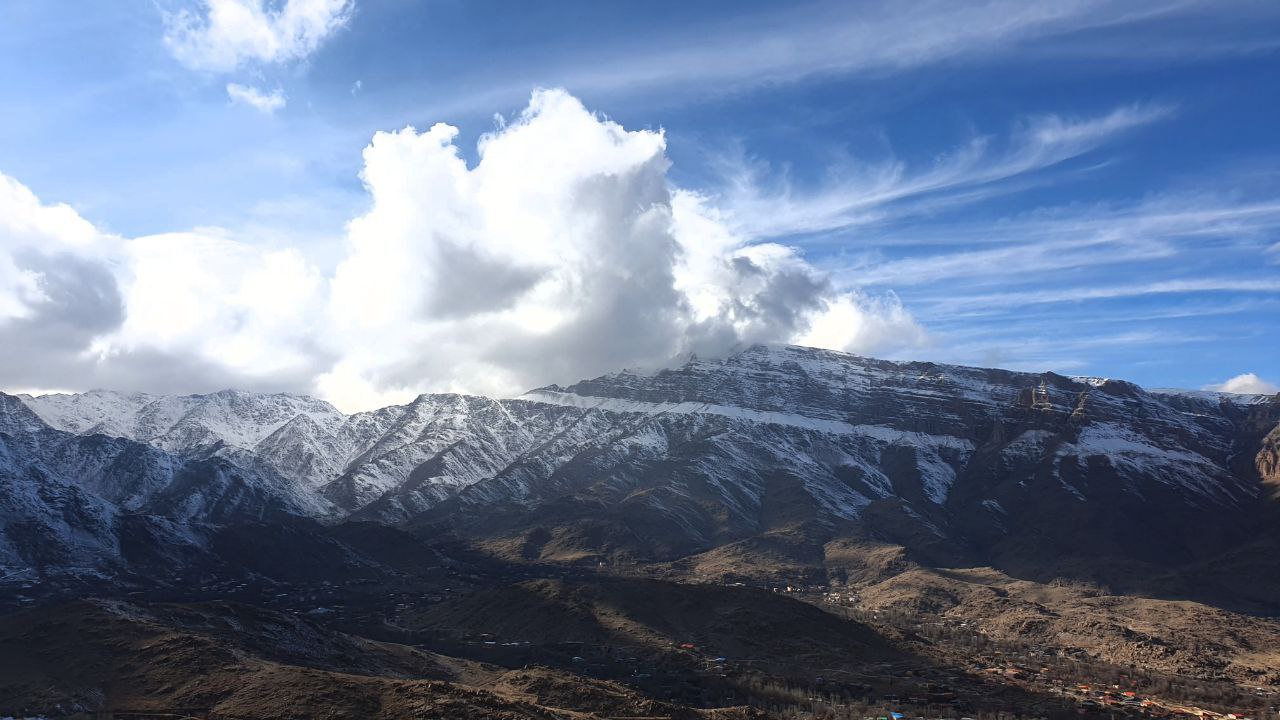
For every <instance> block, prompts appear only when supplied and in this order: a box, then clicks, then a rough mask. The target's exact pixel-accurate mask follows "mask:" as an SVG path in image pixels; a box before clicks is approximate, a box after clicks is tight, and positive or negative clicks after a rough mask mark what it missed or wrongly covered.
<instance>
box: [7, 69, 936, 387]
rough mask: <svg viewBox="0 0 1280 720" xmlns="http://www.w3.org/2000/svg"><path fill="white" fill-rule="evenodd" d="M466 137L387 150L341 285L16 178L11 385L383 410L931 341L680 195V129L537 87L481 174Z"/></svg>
mask: <svg viewBox="0 0 1280 720" xmlns="http://www.w3.org/2000/svg"><path fill="white" fill-rule="evenodd" d="M457 136H458V130H457V129H456V128H454V127H451V126H449V125H444V124H438V125H435V126H433V127H431V128H430V129H428V130H425V131H418V130H416V129H414V128H405V129H403V130H399V131H395V132H380V133H377V134H376V135H375V136H374V138H373V140H372V142H371V143H370V144H369V146H368V147H367V148H365V151H364V168H363V170H362V172H361V179H362V180H363V181H364V184H365V187H366V188H367V190H368V192H369V194H370V197H371V201H372V202H371V207H370V209H369V211H368V212H366V213H365V214H364V215H361V216H360V217H357V218H355V219H353V220H352V221H351V222H350V223H349V224H348V228H347V238H346V249H345V251H344V254H343V256H342V259H341V261H340V262H339V263H338V264H337V266H336V268H335V269H334V270H333V271H332V272H331V273H328V272H323V271H322V270H320V269H319V268H320V263H319V262H317V261H316V260H315V259H314V258H310V257H308V256H307V255H306V254H305V252H304V250H303V249H301V248H295V247H287V246H284V247H275V246H270V245H269V244H267V243H264V242H261V241H259V242H251V241H248V240H246V239H244V238H237V237H235V236H234V235H233V234H231V233H228V232H227V231H223V230H219V229H216V228H203V229H196V230H192V231H186V232H174V233H166V234H160V235H151V236H146V237H139V238H118V237H114V236H110V235H107V234H104V233H101V232H99V231H98V230H97V229H96V228H95V227H94V226H93V225H92V224H90V223H88V222H87V221H85V220H84V219H83V218H81V217H80V216H79V215H78V214H77V213H76V212H75V211H74V210H73V209H71V208H69V207H66V206H56V205H54V206H51V205H45V204H42V203H40V201H39V200H38V199H37V198H36V197H35V195H34V194H32V193H31V192H30V191H29V190H28V189H27V188H25V187H23V186H22V185H20V184H19V183H17V182H16V181H13V180H10V179H8V178H5V177H3V176H0V179H3V182H2V183H0V210H3V211H5V212H0V233H3V236H2V237H0V240H3V242H4V244H3V245H0V249H3V252H0V336H3V337H0V340H3V339H5V338H8V340H6V341H5V345H6V347H10V348H20V350H19V351H17V352H13V353H9V354H8V357H6V358H4V359H3V360H2V361H0V386H7V387H87V386H106V387H117V388H121V389H147V390H154V391H178V390H183V391H200V390H211V389H216V388H217V387H221V386H228V385H235V386H240V387H249V388H276V389H289V390H303V391H312V392H317V393H319V394H320V395H322V396H324V397H327V398H329V399H331V400H333V401H334V402H336V403H338V404H339V405H340V406H342V407H344V408H367V407H373V406H377V405H380V404H385V403H387V402H391V401H401V400H405V399H407V398H409V397H412V396H413V395H415V394H417V393H420V392H427V391H448V390H453V391H464V392H480V393H488V394H495V395H510V394H514V393H518V392H521V391H523V390H526V389H529V388H532V387H535V386H538V385H543V384H547V383H551V382H573V381H576V380H579V379H582V378H586V377H591V376H594V375H598V374H601V373H605V372H609V371H613V370H617V369H620V368H624V367H633V368H654V367H658V366H661V365H663V364H665V363H668V362H670V361H672V360H673V359H675V358H678V357H680V356H682V355H684V354H685V353H689V352H696V353H699V354H712V355H715V354H722V353H725V352H728V351H730V350H732V349H734V348H737V347H741V346H743V345H746V344H749V343H755V342H797V343H802V344H807V345H814V346H820V347H826V348H832V349H839V350H849V351H856V352H863V353H878V352H888V351H893V350H897V349H901V348H905V347H913V346H917V345H919V344H921V343H923V342H924V341H925V333H924V330H923V329H922V328H921V327H920V326H919V325H918V324H917V323H916V322H915V320H914V319H913V318H912V316H911V314H910V313H909V312H908V311H907V310H906V309H905V308H904V307H903V306H902V305H901V304H900V303H899V302H898V300H897V298H896V297H894V296H893V295H892V294H885V295H877V296H869V295H864V294H861V293H859V292H854V291H849V290H844V289H841V288H839V287H836V286H835V285H833V283H832V282H831V281H830V280H829V279H828V278H827V277H826V276H825V275H824V274H823V273H821V272H819V271H818V270H817V269H815V268H814V267H813V266H812V265H811V264H809V262H807V261H806V260H805V258H804V257H803V255H802V254H801V253H800V252H799V251H798V250H796V249H795V248H792V247H789V246H786V245H782V244H778V243H772V242H759V241H756V240H752V239H751V238H750V237H748V236H744V235H742V234H740V233H738V232H737V231H736V230H734V229H733V227H732V226H731V225H730V224H728V223H727V222H726V221H725V219H724V218H723V217H721V215H720V213H719V212H718V211H717V210H715V208H714V207H713V206H712V205H711V203H710V202H709V200H708V199H707V198H705V197H703V196H702V195H699V194H697V193H694V192H691V191H688V190H683V189H679V188H677V187H675V186H673V184H672V183H671V182H670V180H669V178H668V176H667V172H668V168H669V165H670V161H669V160H668V158H667V154H666V143H667V140H666V137H665V136H664V134H663V133H662V132H661V131H653V130H627V129H626V128H623V127H622V126H620V125H618V124H617V123H615V122H612V121H610V120H608V119H607V118H603V117H600V116H598V115H596V114H594V113H592V112H590V111H588V110H587V109H586V108H585V107H584V106H583V105H582V103H581V102H579V101H578V100H577V99H576V98H574V97H572V96H571V95H569V94H568V93H566V92H564V91H561V90H540V91H537V92H535V93H534V94H533V97H532V99H531V101H530V103H529V106H528V107H527V108H526V109H525V110H524V111H523V113H521V114H520V116H519V117H517V118H515V119H513V120H511V121H510V122H507V123H504V124H502V125H501V126H500V129H498V130H495V131H494V132H492V133H490V134H488V135H486V136H484V137H483V138H481V140H480V142H479V147H478V153H477V155H478V159H477V160H476V161H475V162H474V163H473V164H471V165H468V163H467V162H466V160H464V156H463V153H462V151H461V149H460V148H459V147H458V145H457V144H456V139H457ZM36 337H39V338H43V340H41V341H40V342H33V341H32V340H31V338H36ZM19 339H21V342H19Z"/></svg>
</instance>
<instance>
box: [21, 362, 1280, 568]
mask: <svg viewBox="0 0 1280 720" xmlns="http://www.w3.org/2000/svg"><path fill="white" fill-rule="evenodd" d="M6 397H7V398H8V399H7V400H6V403H7V405H0V409H2V408H3V407H8V408H9V416H10V417H11V418H13V419H12V420H10V421H9V426H11V428H10V430H11V434H12V435H14V436H16V437H33V436H40V435H42V434H43V435H49V433H63V434H64V435H67V436H70V437H74V438H79V440H77V441H75V442H72V441H70V440H68V439H66V438H63V439H62V440H60V441H59V442H60V443H61V446H62V447H72V448H76V452H80V446H79V445H77V444H76V443H77V442H81V443H82V442H87V440H86V439H87V438H94V437H104V438H105V437H106V435H104V433H106V434H108V435H109V434H111V433H119V435H116V436H115V437H117V439H123V440H128V441H129V442H132V443H136V444H137V445H139V446H140V447H136V446H130V448H132V450H131V452H134V453H139V454H142V455H145V454H146V453H147V452H150V451H155V452H161V453H167V455H164V456H163V457H170V458H172V460H171V464H173V465H174V466H175V467H179V466H180V467H183V468H193V470H192V471H190V472H188V473H187V474H186V475H184V476H182V477H183V478H185V481H179V479H176V478H177V476H176V475H175V476H174V477H170V476H165V477H164V479H163V480H155V479H154V478H155V476H154V475H152V476H149V477H152V478H153V479H152V482H154V483H156V485H157V486H156V487H155V488H151V489H147V488H133V489H132V490H133V492H134V495H136V496H138V497H142V498H145V500H144V501H141V502H140V504H137V507H146V508H147V509H149V510H154V511H156V512H159V513H161V514H162V515H164V516H166V517H175V518H177V519H179V520H188V519H197V520H201V521H205V520H213V521H216V522H235V521H237V520H238V519H243V518H248V519H261V518H262V517H264V515H263V513H265V512H266V509H265V508H270V507H284V508H286V510H288V511H289V512H292V513H295V514H296V515H298V516H300V517H304V518H315V519H320V520H322V521H324V522H328V523H334V522H342V521H344V520H362V521H367V520H372V521H375V522H380V523H384V524H393V525H395V524H399V525H403V526H405V527H408V528H411V529H414V531H415V532H419V533H431V534H439V533H445V534H448V535H450V536H457V537H460V538H463V539H464V540H466V541H468V542H478V543H482V544H490V545H493V544H494V543H496V544H497V545H493V546H495V547H497V546H503V547H506V546H512V547H516V546H519V547H524V548H525V550H522V551H520V553H519V554H521V556H522V557H523V556H524V555H529V557H533V558H535V559H536V558H537V557H539V556H540V554H542V553H544V552H551V553H561V552H562V551H563V549H565V548H569V547H572V548H574V549H573V550H572V551H571V552H570V553H569V556H572V557H575V558H578V561H581V562H594V561H597V560H599V561H612V559H625V558H630V559H640V560H645V561H657V562H669V561H673V560H676V559H678V558H680V557H685V556H689V555H694V554H698V553H703V552H707V551H711V550H714V549H715V548H717V547H720V546H724V545H726V544H732V543H736V542H740V541H745V540H748V539H750V538H753V537H762V536H768V535H770V534H775V533H797V532H798V533H800V534H801V535H803V536H805V537H807V538H810V540H807V541H805V542H816V543H818V544H819V545H821V544H822V543H825V542H828V541H830V540H832V539H836V538H840V537H869V538H874V539H877V540H878V541H886V542H894V543H898V544H902V545H904V546H906V547H908V548H909V549H910V550H911V551H912V552H913V553H915V554H916V555H917V556H919V557H921V558H924V559H927V560H929V561H930V562H960V561H965V562H979V563H988V564H997V565H999V564H1003V565H1005V566H1010V565H1025V566H1032V565H1036V564H1037V563H1040V564H1044V565H1045V567H1047V568H1052V567H1054V566H1058V565H1061V564H1062V558H1073V559H1077V560H1078V559H1081V558H1085V557H1088V556H1089V555H1091V554H1093V555H1098V556H1101V557H1109V558H1115V559H1117V560H1118V561H1122V563H1123V564H1128V565H1132V564H1134V563H1137V564H1140V565H1141V564H1149V563H1155V564H1156V565H1159V566H1164V567H1168V566H1177V565H1178V564H1181V563H1189V562H1203V561H1205V560H1206V558H1210V557H1213V556H1214V555H1215V553H1221V552H1226V551H1229V550H1230V549H1231V548H1234V547H1238V546H1240V545H1241V544H1242V543H1244V542H1246V541H1247V540H1248V539H1249V538H1248V534H1249V532H1251V531H1254V530H1256V529H1257V528H1265V527H1266V523H1267V520H1268V518H1269V517H1270V516H1269V514H1268V513H1270V512H1271V510H1270V504H1269V503H1268V502H1267V499H1268V498H1269V497H1270V496H1271V495H1272V494H1273V492H1274V491H1273V490H1272V488H1273V487H1274V484H1273V485H1267V484H1265V483H1264V482H1263V481H1264V480H1267V479H1269V480H1270V481H1271V482H1272V483H1274V481H1275V471H1274V466H1275V465H1276V463H1275V462H1274V456H1275V447H1276V442H1275V441H1274V438H1275V437H1280V396H1275V397H1271V396H1249V395H1243V396H1227V395H1225V394H1221V393H1216V394H1215V393H1204V392H1200V391H1180V392H1170V391H1167V390H1156V391H1147V390H1144V389H1142V388H1141V387H1139V386H1137V385H1135V384H1133V383H1129V382H1126V381H1120V380H1113V379H1106V378H1074V377H1069V376H1064V375H1059V374H1055V373H1038V374H1037V373H1020V372H1014V371H1008V370H1000V369H985V368H973V367H965V366H954V365H940V364H936V363H928V362H894V361H883V360H875V359H871V358H862V357H858V356H852V355H847V354H843V353H837V352H832V351H823V350H815V349H811V348H800V347H794V346H755V347H752V348H748V349H746V350H743V351H742V352H739V353H737V354H734V355H732V356H729V357H727V358H724V359H715V360H707V359H700V358H696V357H690V358H689V359H688V360H687V361H686V362H685V363H684V364H683V365H681V366H680V367H677V368H669V369H665V370H658V371H654V372H649V373H638V372H635V371H621V372H617V373H612V374H608V375H604V376H601V377H598V378H594V379H590V380H583V381H580V382H578V383H574V384H572V385H569V386H563V387H562V386H557V385H550V386H546V387H543V388H539V389H536V390H532V391H529V392H528V393H525V394H524V395H521V396H519V397H516V398H510V399H493V398H485V397H482V396H473V395H459V394H449V393H446V394H429V393H428V394H423V395H420V396H418V397H417V398H415V399H414V400H413V401H411V402H409V403H406V404H404V405H396V406H389V407H386V408H380V409H378V410H373V411H368V412H362V413H352V414H350V415H347V414H343V413H341V412H339V411H337V410H336V408H333V407H332V406H331V405H329V404H328V403H324V402H323V401H318V400H315V399H313V398H308V397H306V396H301V395H293V394H283V393H280V394H262V395H258V394H254V393H245V392H241V391H222V392H219V393H210V394H205V395H192V396H176V397H175V396H151V395H145V394H132V395H129V394H114V393H111V392H110V391H95V392H93V393H86V394H83V395H59V396H52V399H44V398H48V397H50V396H42V397H30V396H27V397H23V398H17V397H13V396H6ZM15 403H17V405H21V406H22V407H21V409H18V408H17V406H16V405H15ZM23 411H25V412H23ZM33 417H34V418H35V419H36V420H40V423H41V424H42V425H45V426H46V427H45V428H44V429H40V428H36V427H35V425H34V422H33V419H32V418H33ZM41 418H44V419H43V420H41ZM48 420H53V421H54V422H55V423H60V424H61V425H62V426H63V427H62V428H61V429H59V428H53V427H48V425H49V423H48V422H47V421H48ZM2 429H3V427H0V430H2ZM125 434H131V435H132V437H121V436H122V435H125ZM50 437H53V436H52V435H50ZM57 437H62V436H61V435H60V436H57ZM96 442H102V441H101V440H99V441H96ZM55 444H56V443H55ZM146 448H150V449H151V450H150V451H148V450H146ZM30 452H36V450H31V451H30ZM73 454H74V453H73ZM157 457H161V456H157ZM200 463H214V464H215V466H214V467H220V468H224V469H225V470H226V473H230V474H231V476H233V477H235V478H238V482H239V483H240V484H239V485H236V484H234V483H232V484H228V483H227V481H225V480H217V479H216V478H219V477H224V476H226V473H224V474H223V475H219V473H218V472H217V471H214V470H213V469H211V467H210V466H208V465H201V464H200ZM94 472H96V471H94ZM99 480H100V478H98V477H97V476H95V475H93V472H89V473H88V475H85V476H83V477H81V478H79V480H78V484H79V486H82V487H89V488H92V487H96V485H95V483H97V482H99ZM200 483H210V484H211V487H213V488H215V489H216V488H221V490H220V491H219V492H220V493H221V496H222V497H226V498H229V499H230V500H234V501H233V502H231V503H230V505H227V504H225V503H223V504H219V503H218V502H209V503H207V506H206V505H202V499H201V487H200ZM118 490H119V492H118V493H117V495H118V496H119V498H122V497H125V496H128V495H129V493H128V492H127V490H128V489H118ZM112 497H116V496H112ZM119 498H117V501H119ZM218 508H231V510H230V511H228V512H213V510H216V509H218ZM1222 517H1232V518H1235V521H1234V522H1232V523H1227V524H1225V525H1227V526H1226V527H1222V526H1223V525H1224V523H1221V521H1220V518H1222ZM606 525H607V527H606ZM548 531H549V532H550V535H551V536H552V539H551V540H547V539H541V538H544V537H545V536H546V535H547V532H548ZM535 537H536V538H539V540H531V539H530V538H535ZM539 548H541V549H539ZM549 548H561V550H553V549H549ZM530 553H531V555H530Z"/></svg>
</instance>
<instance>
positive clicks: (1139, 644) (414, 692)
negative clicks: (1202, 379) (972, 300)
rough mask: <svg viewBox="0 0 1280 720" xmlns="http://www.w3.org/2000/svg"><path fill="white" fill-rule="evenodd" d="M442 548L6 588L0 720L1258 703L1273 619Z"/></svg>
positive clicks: (1275, 641) (960, 579) (1202, 609)
mask: <svg viewBox="0 0 1280 720" xmlns="http://www.w3.org/2000/svg"><path fill="white" fill-rule="evenodd" d="M467 557H468V559H466V560H462V561H456V562H451V563H449V564H447V565H442V566H436V567H432V566H428V567H424V568H419V569H417V570H416V571H415V572H413V573H404V574H402V575H400V576H399V577H397V578H393V579H387V578H382V579H353V580H347V581H340V582H334V581H319V582H297V583H281V582H261V583H259V582H254V581H251V580H243V579H241V580H232V579H227V578H223V577H219V576H216V575H205V576H199V575H191V576H184V577H178V578H173V579H172V580H173V582H171V583H170V585H169V588H168V589H164V590H160V589H154V588H153V589H148V590H141V591H133V592H113V591H110V590H108V589H106V588H99V589H98V590H97V591H96V594H98V595H100V597H97V598H96V599H87V600H79V599H74V597H72V596H79V595H85V594H88V595H93V594H95V591H91V590H88V589H86V588H85V587H83V586H82V587H77V588H72V587H70V586H68V587H66V588H64V589H63V591H62V592H64V593H66V594H64V595H60V594H59V591H58V590H57V589H56V588H51V587H42V586H40V585H36V584H33V583H22V582H20V583H19V584H16V585H15V584H9V585H7V586H6V590H7V592H6V593H5V597H6V598H7V599H8V600H10V601H11V602H10V604H9V606H8V607H7V609H6V611H5V614H4V615H3V616H0V717H3V716H6V715H8V716H15V717H24V716H45V717H63V716H68V717H132V718H142V717H164V716H169V717H172V716H174V715H175V714H178V715H183V716H191V717H208V718H228V719H234V718H356V717H362V718H410V717H413V718H422V717H440V718H464V717H477V718H586V717H592V718H718V719H723V720H730V719H735V718H765V717H776V718H830V719H832V720H835V719H839V718H867V717H871V718H875V717H892V716H891V715H890V713H893V712H898V713H902V714H904V715H905V716H907V717H925V718H961V717H972V718H997V717H1000V718H1012V717H1028V718H1030V717H1062V718H1066V717H1078V716H1087V717H1088V716H1091V717H1108V718H1111V717H1115V716H1116V715H1122V716H1134V717H1176V716H1187V717H1190V716H1199V717H1219V716H1221V717H1224V718H1230V717H1249V718H1270V717H1274V716H1275V714H1276V704H1277V695H1276V693H1277V691H1278V690H1280V686H1278V680H1280V660H1278V659H1277V655H1276V653H1277V651H1280V626H1278V625H1277V623H1275V622H1274V621H1271V620H1267V619H1263V618H1256V617H1251V616H1246V615H1237V614H1232V613H1227V612H1224V611H1221V610H1216V609H1214V608H1210V607H1207V606H1203V605H1198V604H1196V603H1191V602H1174V601H1164V600H1150V599H1144V598H1133V597H1121V596H1114V595H1107V594H1105V593H1101V592H1100V591H1099V590H1098V589H1097V588H1090V587H1088V586H1083V585H1082V586H1071V585H1064V584H1058V585H1043V584H1037V583H1033V582H1029V581H1021V580H1015V579H1013V578H1009V577H1007V576H1004V575H1002V574H1000V573H997V572H995V571H992V570H989V569H986V570H983V569H973V570H966V571H941V570H930V569H924V568H917V567H912V568H908V569H906V570H904V571H902V572H897V573H893V574H889V575H888V576H887V577H883V578H880V577H876V578H869V579H866V580H865V581H862V582H858V581H853V582H843V583H836V584H802V583H800V582H799V581H787V580H785V579H781V578H766V577H761V578H755V579H750V580H746V581H744V580H732V581H724V580H720V581H715V582H710V581H707V579H706V578H701V579H697V578H690V577H684V578H673V577H669V576H668V577H665V578H655V577H643V576H638V575H640V574H641V573H630V574H629V575H621V574H618V573H616V572H606V571H602V570H599V569H584V568H583V567H581V566H576V567H575V566H557V565H554V564H546V563H526V564H513V563H505V562H498V561H493V560H492V559H486V558H485V557H484V556H481V555H470V556H467ZM641 570H642V571H643V573H642V574H644V575H650V576H652V575H669V574H670V568H641ZM166 713H168V714H169V715H166Z"/></svg>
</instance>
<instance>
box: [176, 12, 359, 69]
mask: <svg viewBox="0 0 1280 720" xmlns="http://www.w3.org/2000/svg"><path fill="white" fill-rule="evenodd" d="M353 10H354V1H353V0H284V2H267V0H201V2H200V3H199V6H198V8H195V9H192V8H185V9H182V10H180V11H178V12H176V13H172V14H169V15H167V16H166V22H165V35H164V41H165V44H166V45H167V46H168V48H169V50H170V52H171V53H173V56H174V57H175V58H177V60H178V61H179V62H181V63H182V64H183V65H186V66H187V67H189V68H191V69H193V70H207V71H214V72H229V71H232V70H235V69H236V68H238V67H240V66H242V65H244V64H245V63H249V62H260V63H287V62H293V61H296V60H301V59H304V58H306V57H307V56H308V55H310V54H311V53H313V52H315V50H316V48H318V47H319V46H320V45H321V43H323V42H324V41H325V40H326V39H328V38H329V37H330V36H331V35H332V34H333V33H334V32H335V31H337V30H339V29H340V28H342V27H343V26H344V25H346V23H347V21H348V20H350V18H351V14H352V12H353Z"/></svg>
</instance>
